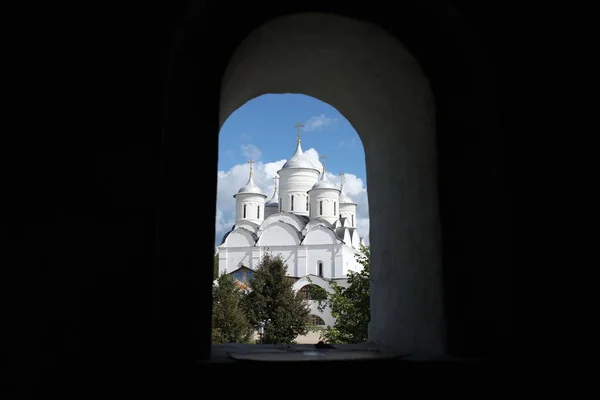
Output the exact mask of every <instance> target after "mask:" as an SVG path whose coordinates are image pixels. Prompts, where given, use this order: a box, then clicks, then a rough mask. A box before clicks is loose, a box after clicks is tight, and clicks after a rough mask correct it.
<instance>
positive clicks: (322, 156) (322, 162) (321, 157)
mask: <svg viewBox="0 0 600 400" xmlns="http://www.w3.org/2000/svg"><path fill="white" fill-rule="evenodd" d="M319 158H320V159H321V160H323V161H321V164H323V172H325V159H326V158H327V156H326V155H325V154H322V155H320V156H319Z"/></svg>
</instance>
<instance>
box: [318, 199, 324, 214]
mask: <svg viewBox="0 0 600 400" xmlns="http://www.w3.org/2000/svg"><path fill="white" fill-rule="evenodd" d="M319 215H323V200H321V201H319Z"/></svg>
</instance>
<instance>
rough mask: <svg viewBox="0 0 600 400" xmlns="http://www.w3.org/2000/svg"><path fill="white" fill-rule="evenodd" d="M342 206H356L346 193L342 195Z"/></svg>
mask: <svg viewBox="0 0 600 400" xmlns="http://www.w3.org/2000/svg"><path fill="white" fill-rule="evenodd" d="M340 204H356V203H355V202H354V201H353V200H352V199H351V198H350V197H348V196H347V195H346V193H344V192H341V193H340Z"/></svg>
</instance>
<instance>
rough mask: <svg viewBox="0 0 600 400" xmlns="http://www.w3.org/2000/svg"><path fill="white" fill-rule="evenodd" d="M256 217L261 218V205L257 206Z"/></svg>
mask: <svg viewBox="0 0 600 400" xmlns="http://www.w3.org/2000/svg"><path fill="white" fill-rule="evenodd" d="M256 218H258V219H260V206H258V207H257V208H256Z"/></svg>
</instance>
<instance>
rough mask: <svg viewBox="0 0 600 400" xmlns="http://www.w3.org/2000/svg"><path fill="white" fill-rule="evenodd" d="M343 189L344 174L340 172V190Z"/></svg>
mask: <svg viewBox="0 0 600 400" xmlns="http://www.w3.org/2000/svg"><path fill="white" fill-rule="evenodd" d="M343 187H344V173H343V172H340V190H342V188H343Z"/></svg>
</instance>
